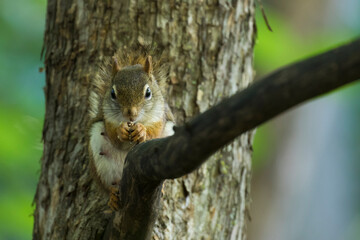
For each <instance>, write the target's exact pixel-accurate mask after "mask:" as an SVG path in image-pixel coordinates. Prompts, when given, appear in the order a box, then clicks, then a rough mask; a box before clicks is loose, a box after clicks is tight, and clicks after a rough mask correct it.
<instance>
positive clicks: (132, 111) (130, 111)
mask: <svg viewBox="0 0 360 240" xmlns="http://www.w3.org/2000/svg"><path fill="white" fill-rule="evenodd" d="M127 114H128V115H129V117H130V120H131V119H133V118H135V117H137V115H138V112H137V109H136V107H131V108H129V109H128V112H127ZM131 121H132V120H131Z"/></svg>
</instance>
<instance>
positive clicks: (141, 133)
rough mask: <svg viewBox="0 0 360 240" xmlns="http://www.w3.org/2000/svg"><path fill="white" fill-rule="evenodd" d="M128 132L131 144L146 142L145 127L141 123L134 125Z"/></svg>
mask: <svg viewBox="0 0 360 240" xmlns="http://www.w3.org/2000/svg"><path fill="white" fill-rule="evenodd" d="M130 130H132V132H131V133H130V139H131V141H132V142H138V143H142V142H145V141H146V127H145V126H144V125H143V124H141V123H136V124H135V125H134V126H133V127H132V128H131V129H130Z"/></svg>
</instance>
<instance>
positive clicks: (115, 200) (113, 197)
mask: <svg viewBox="0 0 360 240" xmlns="http://www.w3.org/2000/svg"><path fill="white" fill-rule="evenodd" d="M118 194H119V190H118V188H116V187H111V188H110V199H109V202H108V206H109V207H110V208H111V210H112V211H117V210H119V196H118Z"/></svg>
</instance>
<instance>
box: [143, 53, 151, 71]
mask: <svg viewBox="0 0 360 240" xmlns="http://www.w3.org/2000/svg"><path fill="white" fill-rule="evenodd" d="M144 71H145V72H146V73H147V74H148V75H150V74H152V71H153V68H152V58H151V56H150V55H149V56H147V57H146V60H145V66H144Z"/></svg>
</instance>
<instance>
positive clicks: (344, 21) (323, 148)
mask: <svg viewBox="0 0 360 240" xmlns="http://www.w3.org/2000/svg"><path fill="white" fill-rule="evenodd" d="M263 3H264V8H265V11H266V13H267V17H268V19H269V22H270V24H271V26H272V28H273V30H274V32H270V31H268V30H267V28H266V26H265V24H264V20H263V18H262V16H261V14H260V12H259V10H257V26H258V40H257V44H256V48H255V69H256V71H257V76H261V75H264V74H266V73H268V72H270V71H271V70H274V69H276V68H278V67H280V66H283V65H286V64H288V63H290V62H293V61H296V60H300V59H304V58H306V57H309V56H311V55H314V54H316V53H319V52H322V51H325V50H327V49H330V48H332V47H336V46H338V45H340V44H342V43H344V42H347V41H349V40H351V39H354V38H355V37H356V36H360V17H359V16H360V14H359V10H360V3H359V1H358V0H344V1H341V2H340V1H335V0H312V1H310V0H293V1H286V0H277V1H270V0H268V1H263ZM45 13H46V1H45V0H17V1H10V0H2V1H1V2H0V77H1V78H0V86H1V87H0V131H1V134H0V164H1V165H0V239H30V238H31V231H32V222H33V220H32V213H33V210H34V207H33V206H32V200H33V197H34V193H35V189H36V182H37V179H38V176H39V170H40V169H39V168H40V164H39V162H40V158H41V155H42V143H41V130H42V124H43V117H44V107H45V104H44V94H43V87H44V84H45V81H44V79H45V75H44V73H40V72H39V68H40V67H43V63H42V62H41V60H40V52H41V47H42V40H43V32H44V27H45ZM359 122H360V84H359V83H357V84H353V85H352V86H349V87H345V88H342V89H340V90H338V91H336V92H334V93H331V94H327V95H326V96H324V97H321V98H318V99H317V100H315V101H312V102H311V103H309V104H306V105H305V106H302V107H300V108H297V109H296V110H294V111H290V112H289V113H286V114H284V115H282V116H280V117H278V118H276V119H274V120H272V121H270V122H269V123H267V124H265V125H263V126H261V127H260V128H259V129H258V131H257V134H256V137H255V143H254V150H255V151H254V161H253V167H254V174H253V180H252V196H253V204H252V210H251V215H252V219H253V220H252V222H251V223H250V225H249V230H250V232H249V238H250V239H254V240H255V239H277V240H279V239H360V230H359V229H360V190H359V184H358V183H359V182H360V177H359V173H360V163H359V159H360V146H359V143H360V125H359ZM339 196H340V197H339ZM19 229H20V230H19Z"/></svg>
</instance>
